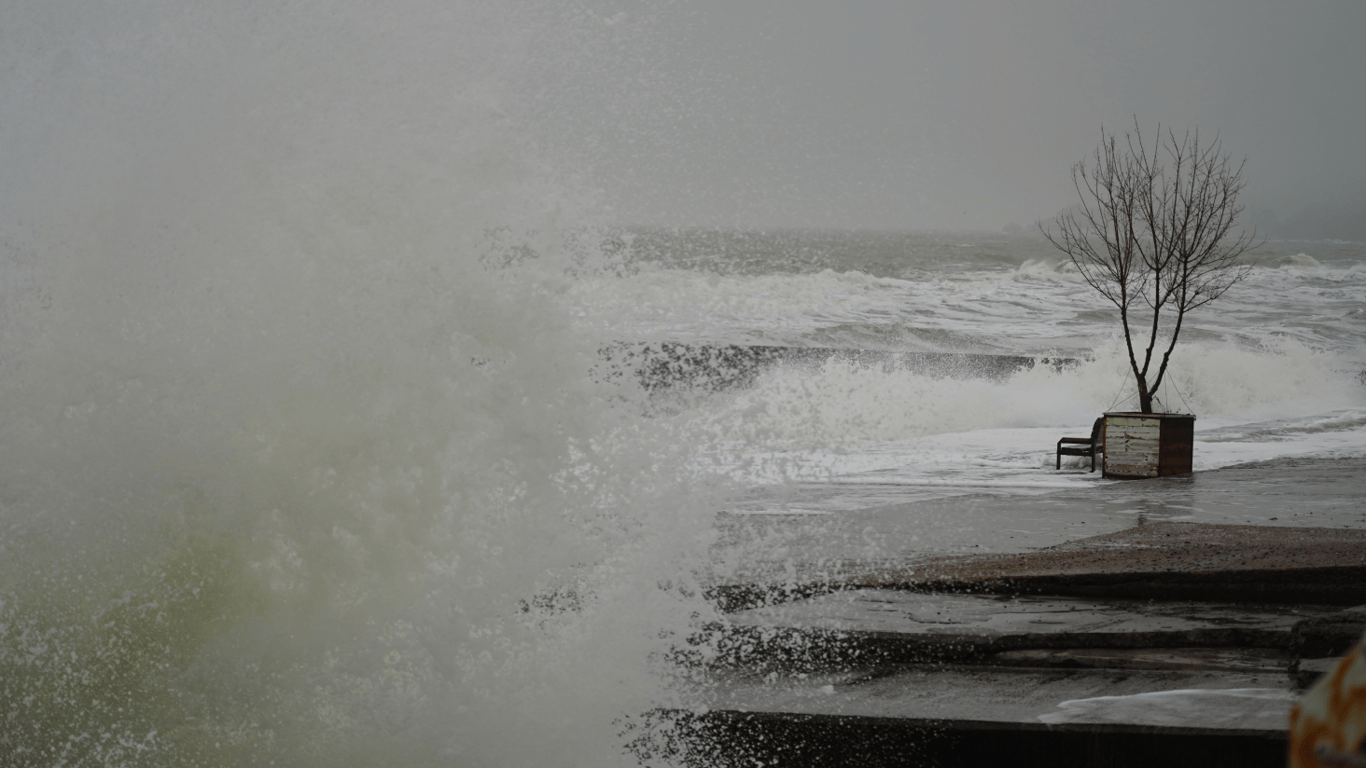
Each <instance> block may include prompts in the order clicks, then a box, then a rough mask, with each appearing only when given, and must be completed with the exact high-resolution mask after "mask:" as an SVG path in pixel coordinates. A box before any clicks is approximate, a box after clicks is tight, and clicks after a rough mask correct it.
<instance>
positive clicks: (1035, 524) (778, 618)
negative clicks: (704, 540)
mask: <svg viewBox="0 0 1366 768" xmlns="http://www.w3.org/2000/svg"><path fill="white" fill-rule="evenodd" d="M1363 486H1366V461H1363V460H1359V459H1343V460H1312V461H1311V460H1295V459H1285V460H1279V461H1276V462H1267V463H1264V464H1259V465H1249V466H1242V467H1232V468H1227V469H1222V470H1216V471H1212V472H1206V473H1198V474H1196V475H1192V476H1188V477H1182V478H1164V479H1159V480H1146V481H1138V482H1132V483H1120V484H1110V485H1105V486H1100V487H1097V488H1094V489H1087V490H1085V491H1066V492H1061V493H1053V494H1047V495H1040V496H1025V497H1019V496H1015V497H1002V496H986V495H983V496H977V497H961V496H960V497H957V498H952V499H940V500H935V501H926V502H916V503H910V504H893V505H887V504H879V505H875V506H872V507H870V508H868V509H865V510H862V511H860V512H856V513H853V514H841V515H839V516H831V517H829V518H823V519H821V520H817V521H812V520H804V519H800V518H798V517H796V516H794V518H793V519H792V520H790V521H785V520H782V519H778V520H774V519H772V517H774V516H766V517H767V518H769V519H766V520H764V521H762V524H763V525H765V526H767V527H766V528H765V529H763V531H762V532H763V534H764V535H765V536H767V537H768V538H767V539H766V540H767V541H773V542H777V545H776V546H775V552H776V553H777V554H778V555H779V556H780V557H775V558H773V559H772V560H771V561H769V562H767V563H764V562H758V563H753V564H750V566H749V568H748V570H747V571H745V570H737V571H732V572H731V575H732V576H734V575H736V574H737V573H746V574H748V575H749V576H750V577H752V578H751V579H750V580H748V581H732V582H730V584H729V585H720V586H721V588H720V589H719V590H718V591H716V592H714V594H716V595H717V596H718V603H719V604H722V605H725V606H727V607H729V608H731V609H732V612H731V613H730V614H729V615H728V616H727V620H726V622H725V624H724V625H723V626H720V627H717V628H714V629H715V630H716V631H719V632H721V633H722V634H723V635H724V636H725V637H726V638H727V643H726V644H724V649H723V653H722V654H721V657H720V659H719V662H720V668H719V671H718V672H717V675H716V680H715V685H714V686H713V688H712V689H711V690H710V692H709V705H710V707H711V710H712V711H711V712H709V713H708V714H706V715H704V716H703V717H702V719H701V720H700V721H699V722H700V723H701V724H702V727H703V730H706V729H707V728H710V729H711V731H710V732H711V733H713V736H714V737H715V738H719V739H721V740H722V741H725V740H726V739H730V741H729V742H726V743H729V744H731V745H733V746H736V749H738V750H739V752H735V754H736V755H740V754H742V753H743V755H745V756H746V759H749V758H753V759H757V760H760V761H761V762H765V761H767V762H770V763H772V764H777V765H789V764H790V765H856V764H858V765H928V764H938V765H980V764H994V763H997V762H1000V763H1005V762H1009V763H1011V764H1020V765H1034V764H1037V765H1055V764H1062V763H1059V762H1057V761H1058V760H1059V759H1060V757H1059V756H1060V755H1071V756H1072V758H1067V759H1074V762H1075V764H1084V765H1151V764H1154V763H1163V764H1167V765H1169V766H1179V765H1268V766H1270V765H1281V764H1283V760H1284V748H1285V742H1284V738H1285V728H1286V723H1287V720H1286V717H1287V713H1288V711H1289V707H1290V705H1291V703H1292V702H1293V701H1294V699H1295V698H1296V696H1297V695H1298V692H1299V690H1301V688H1302V686H1303V685H1304V684H1305V683H1307V682H1308V678H1307V677H1306V674H1305V673H1304V672H1303V671H1302V670H1301V669H1300V668H1301V666H1303V667H1304V670H1312V669H1317V668H1321V667H1324V666H1326V661H1325V660H1323V659H1312V658H1305V659H1301V658H1299V656H1300V655H1301V652H1302V651H1303V649H1304V648H1307V647H1309V646H1311V645H1313V643H1312V642H1306V641H1305V640H1304V638H1303V637H1302V635H1303V634H1304V628H1305V627H1306V626H1308V625H1309V624H1311V623H1313V622H1316V621H1317V622H1319V623H1320V624H1322V623H1324V622H1325V621H1329V622H1331V621H1332V620H1334V619H1333V617H1334V616H1338V615H1339V614H1336V613H1334V612H1336V611H1340V610H1341V606H1344V605H1353V604H1362V603H1366V492H1363V491H1364V490H1366V488H1363ZM778 517H781V516H778ZM756 522H757V521H746V520H736V521H735V527H734V528H733V529H732V531H731V534H732V535H733V536H736V537H738V538H737V539H735V540H736V541H738V540H739V539H741V538H744V537H745V536H748V535H752V534H753V532H754V531H755V530H758V529H753V528H751V529H747V528H746V525H752V524H755V523H756ZM785 525H786V526H787V527H786V528H784V526H785ZM875 544H876V545H879V546H873V545H875ZM719 549H720V550H721V551H722V552H724V549H725V543H724V542H723V544H722V546H721V547H720V548H719ZM870 553H871V556H870ZM780 558H781V559H780ZM727 590H729V591H727ZM832 590H833V591H832ZM1341 615H1342V616H1346V617H1348V618H1349V619H1350V620H1351V621H1355V620H1356V618H1357V617H1358V614H1357V613H1352V612H1350V611H1348V612H1345V613H1343V614H1341ZM1351 621H1349V622H1348V623H1351ZM1297 633H1299V634H1297ZM717 734H719V735H717ZM803 734H804V735H803ZM755 744H769V745H770V747H769V748H768V749H767V751H765V750H764V749H761V748H758V747H755V746H754V745H755ZM737 745H743V747H740V746H737ZM869 745H873V746H869ZM877 745H882V746H877ZM884 747H885V749H884ZM756 750H758V751H756ZM869 750H872V751H869ZM879 750H881V751H879ZM732 751H733V750H732ZM1066 761H1067V760H1066V759H1064V760H1063V762H1066ZM737 764H738V763H737Z"/></svg>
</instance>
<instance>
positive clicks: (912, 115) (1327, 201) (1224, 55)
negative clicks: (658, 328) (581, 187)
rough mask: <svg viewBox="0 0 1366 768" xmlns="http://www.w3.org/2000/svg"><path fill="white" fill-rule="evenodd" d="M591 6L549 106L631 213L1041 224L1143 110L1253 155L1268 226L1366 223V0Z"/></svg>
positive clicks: (959, 225) (749, 222)
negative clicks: (1099, 150) (1110, 135)
mask: <svg viewBox="0 0 1366 768" xmlns="http://www.w3.org/2000/svg"><path fill="white" fill-rule="evenodd" d="M587 8H588V9H589V10H588V12H589V13H590V14H593V13H596V14H598V15H599V19H598V20H597V22H598V24H599V25H600V27H601V35H600V37H599V36H598V35H596V34H594V33H593V32H592V30H593V29H594V26H593V24H586V25H585V27H586V28H587V30H588V32H586V33H581V34H583V35H584V36H585V37H584V39H583V41H582V42H583V47H584V50H585V51H587V52H589V53H586V54H585V56H584V57H583V58H582V59H577V58H574V57H573V56H571V57H570V58H571V60H572V61H574V62H575V65H574V66H571V67H568V68H567V70H566V71H562V72H557V73H556V74H555V77H554V78H553V82H550V83H546V84H544V86H545V90H544V91H542V92H541V93H540V94H538V97H537V98H538V102H537V104H536V105H535V106H534V107H533V111H535V112H539V115H538V117H540V118H548V120H546V121H545V122H544V123H543V124H542V125H541V127H540V132H539V135H540V136H541V140H542V141H544V142H545V143H547V144H548V145H552V146H556V147H558V148H560V149H562V150H565V152H566V154H567V155H569V156H572V157H574V158H575V159H576V161H577V162H578V163H579V164H580V165H581V167H583V168H584V169H585V172H586V174H587V175H588V176H589V177H590V178H591V179H592V180H593V182H594V183H595V184H596V185H598V186H599V187H600V188H601V190H602V192H603V196H604V200H605V202H606V204H607V205H610V206H611V207H612V209H613V214H614V215H615V216H616V218H617V219H618V220H619V221H620V222H621V223H623V224H629V225H666V226H668V225H684V226H692V225H695V226H735V227H741V228H745V227H760V228H762V227H784V226H805V227H816V228H820V227H834V228H846V229H862V228H871V229H912V230H916V229H976V230H991V231H995V230H999V229H1000V228H1001V227H1003V226H1005V225H1008V224H1011V223H1017V224H1020V225H1022V226H1024V227H1026V228H1028V227H1029V226H1031V225H1032V224H1033V222H1034V221H1035V220H1037V219H1041V218H1043V219H1047V218H1051V217H1052V216H1053V215H1054V214H1055V213H1056V212H1057V211H1058V210H1059V209H1061V208H1062V207H1064V206H1067V205H1070V204H1071V203H1072V202H1074V201H1075V192H1074V191H1073V189H1072V186H1071V181H1070V177H1069V168H1070V166H1071V164H1072V163H1074V162H1076V161H1078V160H1080V159H1082V158H1083V157H1085V156H1087V155H1088V154H1089V153H1090V152H1091V151H1092V149H1093V148H1094V147H1095V145H1096V143H1097V140H1098V138H1099V135H1100V130H1101V127H1102V126H1104V127H1105V128H1106V129H1107V130H1110V131H1121V132H1122V131H1125V130H1128V129H1132V127H1133V124H1134V119H1135V117H1136V118H1137V120H1138V122H1139V124H1140V126H1141V127H1142V129H1143V130H1144V131H1145V132H1151V131H1153V130H1155V129H1156V127H1157V126H1158V125H1159V124H1160V125H1161V126H1162V127H1163V129H1164V130H1165V129H1166V128H1168V127H1170V128H1172V129H1174V130H1176V131H1178V132H1181V131H1184V130H1186V129H1187V128H1190V129H1198V130H1199V131H1200V132H1201V136H1202V138H1208V137H1213V136H1214V135H1215V134H1216V133H1217V134H1218V135H1219V136H1220V138H1221V139H1222V141H1223V146H1224V149H1225V150H1226V151H1227V152H1229V153H1231V154H1232V155H1234V157H1235V158H1241V157H1244V156H1246V157H1247V160H1248V164H1247V177H1248V179H1249V181H1250V184H1249V186H1248V188H1247V190H1246V192H1245V194H1244V197H1243V202H1244V203H1245V204H1246V205H1247V207H1248V211H1249V214H1251V215H1250V216H1249V220H1255V221H1256V222H1257V223H1258V224H1259V228H1260V229H1263V230H1266V231H1267V232H1268V234H1270V235H1272V236H1287V237H1305V236H1316V237H1338V238H1348V239H1353V238H1356V239H1366V221H1364V220H1366V191H1363V185H1362V184H1361V183H1360V179H1361V178H1362V177H1363V175H1366V149H1364V148H1363V146H1362V143H1361V142H1360V140H1359V136H1360V135H1361V132H1362V128H1363V127H1366V103H1364V102H1363V100H1362V99H1360V98H1359V97H1360V93H1361V85H1360V84H1361V83H1362V82H1366V46H1363V45H1362V44H1361V41H1360V37H1361V33H1362V32H1363V31H1366V5H1363V4H1361V3H1351V2H1337V3H1316V4H1313V5H1309V6H1285V5H1281V4H1276V3H1271V2H1256V3H1234V2H1232V0H1216V2H1210V3H1205V4H1201V5H1199V6H1197V7H1190V6H1188V5H1186V4H1180V3H1176V2H1170V1H1163V2H1157V3H1147V4H1143V5H1141V6H1134V5H1132V4H1121V3H1117V2H1106V3H1099V4H1086V5H1077V4H1073V3H1069V2H1064V0H1045V2H1039V3H1032V4H1029V5H1028V6H1027V7H1026V6H1024V5H1019V4H1011V3H1006V2H1001V1H999V0H971V1H970V2H965V3H955V4H949V5H937V4H936V5H927V4H921V3H901V2H887V1H879V0H864V1H862V2H854V3H845V4H840V5H838V6H834V5H828V4H824V3H818V2H814V1H813V0H789V1H787V2H781V3H779V2H776V0H760V1H758V2H749V3H744V4H730V3H723V2H719V1H717V0H699V1H698V2H691V3H669V4H660V5H658V6H642V5H640V4H635V3H625V2H620V3H613V2H605V3H590V4H588V6H587ZM533 122H534V121H533ZM566 128H570V129H571V130H566Z"/></svg>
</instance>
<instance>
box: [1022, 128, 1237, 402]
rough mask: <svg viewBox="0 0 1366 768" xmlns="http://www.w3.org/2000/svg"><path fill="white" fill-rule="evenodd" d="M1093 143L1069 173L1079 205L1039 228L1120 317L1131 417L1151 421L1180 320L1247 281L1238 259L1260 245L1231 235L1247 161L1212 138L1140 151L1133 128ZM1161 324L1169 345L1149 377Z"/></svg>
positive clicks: (1171, 141)
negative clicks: (1134, 410) (1134, 412)
mask: <svg viewBox="0 0 1366 768" xmlns="http://www.w3.org/2000/svg"><path fill="white" fill-rule="evenodd" d="M1100 135H1101V141H1100V146H1098V147H1097V148H1096V152H1095V156H1094V157H1093V158H1092V159H1091V160H1090V162H1088V161H1086V160H1083V161H1081V162H1079V163H1077V164H1076V165H1073V166H1072V183H1073V185H1074V186H1075V187H1076V189H1077V196H1078V197H1079V198H1080V199H1081V200H1080V204H1079V205H1077V206H1074V207H1073V208H1071V209H1069V210H1066V211H1064V212H1062V213H1060V214H1058V217H1057V218H1056V219H1054V220H1053V226H1051V227H1049V226H1045V225H1043V224H1040V225H1039V228H1040V229H1041V230H1042V231H1043V234H1044V236H1045V237H1047V238H1048V240H1049V242H1051V243H1053V245H1055V246H1056V247H1057V248H1058V249H1059V250H1061V251H1063V252H1064V253H1066V254H1067V255H1068V257H1069V258H1070V259H1071V260H1072V263H1073V264H1074V265H1076V268H1077V271H1078V272H1080V273H1081V276H1082V278H1083V279H1085V280H1086V282H1087V284H1088V285H1090V286H1091V287H1092V288H1094V289H1096V291H1098V292H1099V293H1100V295H1102V296H1104V297H1105V298H1106V299H1109V300H1110V302H1112V303H1113V304H1114V305H1115V306H1116V307H1118V308H1119V317H1120V322H1121V323H1122V324H1123V326H1124V342H1125V344H1126V345H1127V346H1128V349H1129V365H1130V367H1131V368H1132V369H1133V372H1134V378H1135V379H1136V380H1137V382H1138V402H1139V408H1140V409H1141V410H1142V412H1143V413H1152V412H1153V395H1154V394H1155V393H1156V392H1157V388H1158V387H1159V386H1160V385H1161V384H1162V378H1163V377H1164V376H1165V375H1166V373H1167V363H1168V361H1169V360H1170V359H1171V354H1172V350H1173V349H1175V348H1176V339H1177V337H1178V336H1179V335H1180V334H1181V324H1182V322H1183V321H1184V320H1185V318H1186V313H1187V312H1189V311H1191V310H1192V309H1195V308H1197V307H1202V306H1204V305H1206V304H1208V303H1210V302H1211V301H1214V300H1215V299H1217V298H1219V297H1220V296H1222V295H1223V294H1224V292H1225V291H1227V290H1228V289H1229V288H1231V287H1233V285H1234V284H1236V283H1237V282H1238V281H1239V280H1242V279H1243V278H1244V277H1246V276H1247V273H1248V270H1249V269H1250V267H1247V266H1245V265H1242V264H1240V263H1239V262H1238V259H1239V257H1240V256H1242V255H1243V254H1244V253H1246V252H1247V251H1249V250H1251V249H1252V248H1255V247H1256V246H1258V245H1260V242H1259V241H1257V239H1256V233H1255V231H1254V232H1247V231H1243V230H1240V231H1238V232H1237V233H1236V234H1233V233H1232V230H1233V227H1234V224H1235V223H1236V222H1237V220H1238V216H1239V215H1240V214H1242V212H1243V206H1242V205H1240V204H1239V203H1238V195H1239V193H1240V192H1242V191H1243V188H1244V187H1245V186H1247V182H1246V181H1245V180H1244V179H1243V167H1244V166H1245V165H1246V162H1247V161H1246V160H1243V161H1242V162H1239V163H1238V164H1236V165H1235V164H1234V163H1233V162H1232V160H1231V159H1230V157H1229V155H1226V154H1223V151H1222V147H1221V144H1220V142H1219V137H1218V136H1217V135H1216V136H1215V138H1214V141H1213V142H1210V143H1209V144H1206V145H1201V143H1200V133H1199V132H1198V131H1196V132H1194V133H1191V132H1187V133H1186V134H1185V135H1184V136H1181V137H1179V138H1178V137H1177V135H1176V134H1175V133H1174V132H1172V131H1171V130H1168V131H1167V132H1166V139H1165V140H1164V139H1163V134H1162V130H1161V128H1160V127H1159V128H1158V131H1157V140H1156V141H1154V142H1153V144H1152V148H1151V150H1149V148H1148V146H1147V145H1145V144H1144V142H1143V136H1142V134H1141V133H1140V131H1139V129H1138V121H1137V119H1135V121H1134V132H1133V133H1132V134H1129V133H1126V134H1124V143H1123V144H1121V143H1119V141H1118V140H1117V138H1116V136H1115V134H1113V133H1107V132H1106V131H1105V129H1104V128H1102V129H1101V133H1100ZM1144 307H1146V309H1147V311H1148V312H1151V314H1152V318H1151V324H1150V326H1149V327H1148V329H1147V347H1146V349H1144V351H1143V362H1142V365H1139V357H1138V355H1137V354H1135V352H1134V342H1135V334H1134V329H1133V328H1132V327H1131V325H1134V324H1138V323H1140V322H1141V320H1140V319H1138V318H1136V317H1135V315H1136V314H1146V313H1145V312H1144V311H1143V308H1144ZM1164 321H1168V322H1170V324H1171V325H1170V331H1171V336H1170V339H1169V340H1168V343H1167V348H1166V350H1165V351H1164V352H1163V353H1162V357H1161V363H1160V365H1159V366H1158V368H1157V371H1156V372H1155V373H1154V374H1152V375H1151V377H1150V370H1151V366H1152V363H1153V352H1154V349H1155V348H1156V347H1157V344H1158V338H1159V335H1160V334H1161V331H1162V330H1163V329H1164V326H1163V323H1164ZM1140 330H1141V328H1140Z"/></svg>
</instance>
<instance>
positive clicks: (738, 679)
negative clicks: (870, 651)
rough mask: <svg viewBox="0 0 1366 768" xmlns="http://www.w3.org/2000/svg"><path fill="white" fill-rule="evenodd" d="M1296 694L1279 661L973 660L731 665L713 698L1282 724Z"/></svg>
mask: <svg viewBox="0 0 1366 768" xmlns="http://www.w3.org/2000/svg"><path fill="white" fill-rule="evenodd" d="M1295 697H1296V691H1295V689H1294V687H1293V685H1292V684H1291V680H1290V678H1289V676H1288V675H1286V674H1285V672H1284V671H1280V672H1253V673H1224V674H1213V673H1211V672H1207V671H1201V670H1191V671H1180V670H1165V671H1157V670H1145V671H1136V670H1094V669H1092V670H1037V669H1009V668H1001V667H976V666H943V667H939V666H933V665H926V666H921V667H909V668H876V667H874V668H868V669H862V670H854V671H848V672H840V673H833V674H823V675H822V674H812V675H804V676H781V675H777V674H769V675H768V676H766V677H763V678H759V677H757V676H753V675H735V676H732V677H729V678H727V679H722V680H719V681H718V682H717V685H716V688H715V690H714V693H713V696H712V698H711V699H710V701H709V704H710V706H711V707H712V708H713V709H717V710H726V711H733V712H771V713H787V714H802V715H822V716H857V717H883V718H896V719H901V720H916V721H974V722H977V723H988V722H1010V723H1051V724H1059V723H1067V722H1071V723H1127V724H1132V725H1146V726H1164V727H1181V728H1202V729H1212V730H1239V731H1284V729H1285V727H1286V723H1287V722H1288V718H1289V712H1290V705H1291V704H1292V703H1293V701H1294V699H1295Z"/></svg>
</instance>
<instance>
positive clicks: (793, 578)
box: [712, 522, 1366, 609]
mask: <svg viewBox="0 0 1366 768" xmlns="http://www.w3.org/2000/svg"><path fill="white" fill-rule="evenodd" d="M860 587H875V588H895V589H909V590H922V591H925V590H932V591H973V592H991V593H1004V594H1030V593H1033V594H1052V595H1074V596H1075V595H1084V596H1094V597H1106V598H1141V599H1167V600H1198V601H1207V602H1218V601H1239V602H1245V603H1286V604H1319V605H1343V606H1346V605H1357V604H1360V603H1361V602H1362V596H1363V595H1366V530H1362V529H1345V528H1318V527H1314V528H1301V527H1296V528H1288V527H1278V528H1269V527H1263V526H1255V525H1207V524H1198V523H1183V522H1162V523H1152V524H1148V525H1143V526H1137V527H1134V528H1128V529H1125V530H1123V531H1114V532H1110V533H1105V534H1100V535H1097V536H1090V537H1085V538H1081V539H1075V540H1072V541H1068V542H1063V543H1060V544H1055V545H1053V546H1049V547H1044V548H1042V549H1038V550H1035V551H1032V552H1024V553H999V554H983V555H956V556H943V555H940V556H932V557H921V558H919V559H916V560H912V561H909V562H903V563H883V564H880V565H878V566H877V567H875V568H874V567H868V566H867V564H865V567H864V568H863V569H862V570H856V569H850V568H846V569H845V570H844V571H842V572H830V571H826V572H825V573H819V572H815V571H812V570H807V571H802V570H799V569H791V570H790V571H789V572H788V574H787V579H786V583H783V584H781V585H780V586H777V587H774V586H769V585H765V584H764V583H763V582H762V580H760V581H759V582H758V583H750V584H729V585H718V586H716V587H714V588H713V590H712V591H713V594H714V595H715V596H716V598H717V601H718V603H719V604H720V605H722V606H723V607H724V608H727V609H738V608H745V607H752V606H755V605H760V604H763V603H765V602H773V601H775V600H783V599H787V598H788V597H801V596H806V595H811V594H816V593H819V592H823V591H830V590H838V589H850V588H860Z"/></svg>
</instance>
